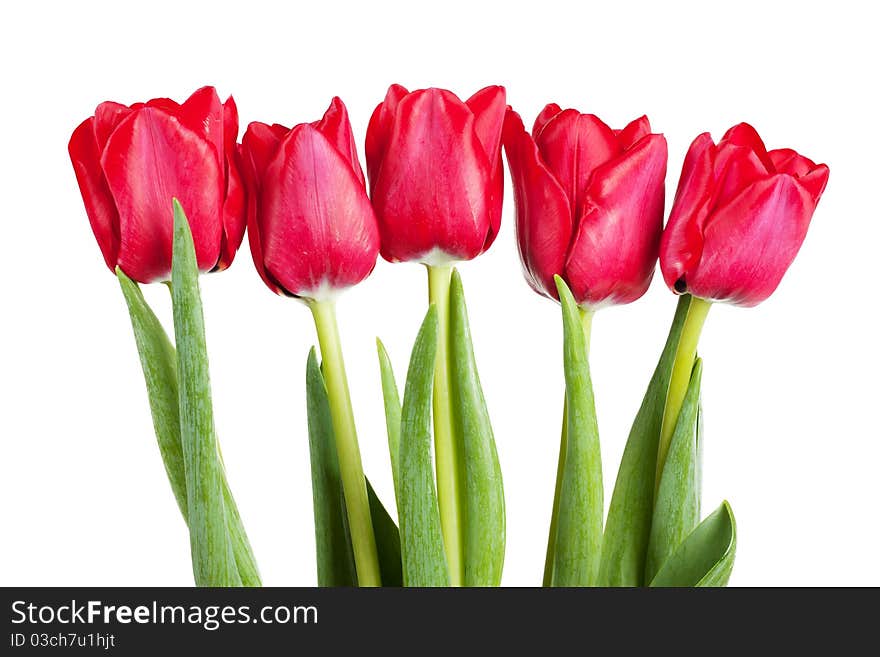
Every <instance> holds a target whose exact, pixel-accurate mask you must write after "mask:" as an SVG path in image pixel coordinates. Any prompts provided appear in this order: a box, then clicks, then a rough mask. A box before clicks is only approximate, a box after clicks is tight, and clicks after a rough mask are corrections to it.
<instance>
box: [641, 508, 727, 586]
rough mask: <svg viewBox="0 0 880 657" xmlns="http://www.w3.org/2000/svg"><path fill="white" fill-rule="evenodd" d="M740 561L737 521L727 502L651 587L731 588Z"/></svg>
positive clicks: (687, 541) (699, 528) (668, 562)
mask: <svg viewBox="0 0 880 657" xmlns="http://www.w3.org/2000/svg"><path fill="white" fill-rule="evenodd" d="M735 558H736V520H735V519H734V517H733V509H731V508H730V505H729V504H728V503H727V502H726V501H725V502H722V503H721V506H719V507H718V508H717V509H716V510H715V511H714V512H713V513H712V514H711V515H710V516H708V517H707V518H706V519H705V520H704V521H703V522H701V523H700V524H699V525H698V526H697V528H696V529H694V531H692V532H691V533H690V534H689V535H688V537H687V538H686V539H685V540H684V542H683V543H682V544H681V545H679V546H678V548H677V549H676V550H675V552H674V553H673V554H672V556H670V557H669V559H667V560H666V563H664V564H663V567H662V568H661V569H660V571H659V572H658V573H657V575H656V576H655V577H654V579H653V581H652V582H651V586H677V587H692V586H699V587H709V586H727V582H728V580H729V579H730V573H731V571H732V570H733V562H734V559H735Z"/></svg>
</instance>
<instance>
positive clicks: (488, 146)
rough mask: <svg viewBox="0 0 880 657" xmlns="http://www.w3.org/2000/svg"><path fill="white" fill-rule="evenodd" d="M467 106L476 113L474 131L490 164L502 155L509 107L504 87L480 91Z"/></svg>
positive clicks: (470, 99)
mask: <svg viewBox="0 0 880 657" xmlns="http://www.w3.org/2000/svg"><path fill="white" fill-rule="evenodd" d="M465 104H466V105H467V106H468V107H469V108H470V110H471V112H473V113H474V130H476V131H477V138H478V139H479V140H480V143H481V144H482V145H483V150H484V152H485V153H486V157H487V158H488V159H489V161H490V162H492V161H494V159H495V158H496V157H497V156H499V155H500V154H501V127H502V125H503V124H504V110H505V108H506V107H507V100H506V98H505V91H504V87H499V86H493V87H486V88H485V89H480V90H479V91H478V92H477V93H475V94H474V95H473V96H471V97H470V98H468V99H467V101H465Z"/></svg>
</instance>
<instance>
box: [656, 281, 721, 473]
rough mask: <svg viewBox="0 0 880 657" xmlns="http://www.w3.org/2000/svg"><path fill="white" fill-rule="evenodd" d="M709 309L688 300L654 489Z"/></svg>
mask: <svg viewBox="0 0 880 657" xmlns="http://www.w3.org/2000/svg"><path fill="white" fill-rule="evenodd" d="M711 307H712V302H711V301H706V300H705V299H698V298H697V297H692V298H691V302H690V305H689V306H688V310H687V316H686V317H685V320H684V326H683V327H682V331H681V338H680V339H679V341H678V348H677V349H676V351H675V361H674V362H673V365H672V376H671V378H670V380H669V390H668V392H667V393H666V405H665V406H664V408H663V423H662V424H661V428H660V443H659V445H658V448H657V477H656V482H657V483H656V486H659V485H660V475H661V474H662V473H663V466H664V465H665V464H666V454H667V452H668V451H669V443H670V442H671V441H672V434H673V433H674V432H675V424H676V422H678V414H679V413H680V412H681V405H682V404H683V403H684V397H685V394H686V393H687V389H688V383H689V382H690V379H691V371H692V370H693V368H694V360H695V359H696V357H697V343H698V342H699V341H700V333H701V332H702V330H703V324H704V323H705V322H706V316H707V315H708V314H709V308H711Z"/></svg>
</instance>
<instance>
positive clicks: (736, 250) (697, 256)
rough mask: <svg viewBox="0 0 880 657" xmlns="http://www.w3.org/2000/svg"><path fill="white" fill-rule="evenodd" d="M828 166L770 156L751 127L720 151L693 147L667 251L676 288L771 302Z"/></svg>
mask: <svg viewBox="0 0 880 657" xmlns="http://www.w3.org/2000/svg"><path fill="white" fill-rule="evenodd" d="M827 183H828V167H827V166H826V165H824V164H819V165H816V164H814V163H813V162H812V161H811V160H809V159H807V158H805V157H803V156H802V155H798V154H797V153H796V152H795V151H793V150H791V149H788V148H783V149H778V150H773V151H769V152H768V151H767V149H766V148H765V147H764V143H763V142H762V141H761V137H760V136H758V133H757V132H756V131H755V129H754V128H753V127H752V126H750V125H748V124H747V123H740V124H739V125H736V126H734V127H732V128H731V129H730V130H728V131H727V133H726V134H725V135H724V137H723V138H722V139H721V141H720V142H719V143H718V144H717V145H716V144H715V143H714V142H713V141H712V137H711V136H710V135H709V134H708V133H703V134H701V135H700V136H699V137H697V138H696V139H695V140H694V141H693V143H692V144H691V147H690V149H689V150H688V154H687V157H686V158H685V161H684V165H683V167H682V171H681V179H680V180H679V183H678V191H677V192H676V195H675V203H674V204H673V206H672V211H671V213H670V216H669V222H668V223H667V225H666V230H665V231H664V233H663V238H662V242H661V246H660V268H661V270H662V271H663V278H664V280H665V281H666V284H667V285H668V286H669V288H670V289H671V290H673V291H674V292H676V293H678V294H685V293H690V294H692V295H694V296H697V297H700V298H703V299H708V300H711V301H726V302H729V303H733V304H737V305H741V306H754V305H756V304H758V303H760V302H761V301H763V300H764V299H766V298H767V297H769V296H770V295H771V294H772V293H773V291H774V290H775V289H776V287H777V286H778V285H779V282H780V281H781V280H782V276H783V275H784V274H785V272H786V270H787V269H788V267H789V265H791V263H792V261H793V260H794V257H795V256H796V255H797V252H798V250H799V249H800V246H801V244H802V243H803V241H804V238H805V237H806V234H807V228H808V227H809V225H810V219H811V218H812V216H813V212H814V210H815V209H816V204H817V203H818V202H819V197H820V196H821V195H822V192H823V190H824V189H825V185H826V184H827Z"/></svg>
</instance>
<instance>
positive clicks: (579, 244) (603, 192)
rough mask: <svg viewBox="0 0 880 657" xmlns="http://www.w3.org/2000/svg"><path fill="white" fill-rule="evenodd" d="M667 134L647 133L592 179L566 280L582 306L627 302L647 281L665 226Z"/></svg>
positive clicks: (569, 257)
mask: <svg viewBox="0 0 880 657" xmlns="http://www.w3.org/2000/svg"><path fill="white" fill-rule="evenodd" d="M666 160H667V155H666V139H664V137H663V135H649V136H647V137H644V138H643V139H641V140H640V141H639V142H638V143H637V144H636V145H635V146H634V147H633V148H631V149H630V150H628V151H627V152H626V153H624V154H623V155H621V156H620V157H618V158H616V159H615V160H613V161H612V162H609V163H607V164H604V165H602V166H600V167H599V168H597V169H596V170H595V172H594V173H593V177H592V179H591V180H590V186H589V190H588V192H587V195H586V198H585V200H584V210H583V215H582V216H581V217H580V221H579V222H578V227H577V229H576V233H575V236H574V239H573V240H572V245H571V250H570V251H569V254H568V258H567V260H566V263H565V273H566V275H565V279H566V281H568V284H569V287H570V288H571V291H572V294H573V295H574V298H575V299H576V300H577V301H578V303H579V304H581V305H589V306H599V305H605V304H608V303H630V302H631V301H635V300H636V299H638V298H639V297H641V296H642V295H643V294H644V293H645V291H646V290H647V289H648V286H649V285H650V283H651V278H652V276H653V274H654V267H655V265H656V263H657V252H658V249H659V246H660V234H661V232H662V231H663V201H664V182H665V179H666Z"/></svg>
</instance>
